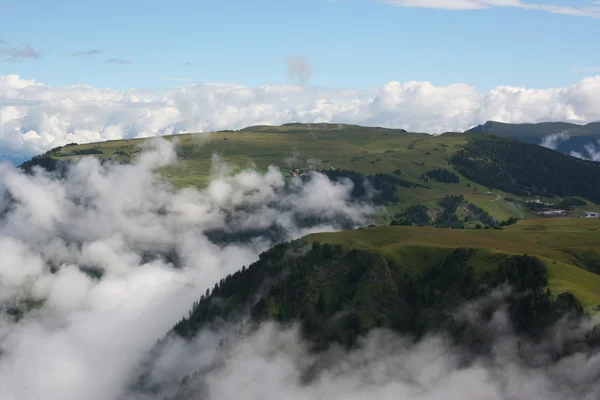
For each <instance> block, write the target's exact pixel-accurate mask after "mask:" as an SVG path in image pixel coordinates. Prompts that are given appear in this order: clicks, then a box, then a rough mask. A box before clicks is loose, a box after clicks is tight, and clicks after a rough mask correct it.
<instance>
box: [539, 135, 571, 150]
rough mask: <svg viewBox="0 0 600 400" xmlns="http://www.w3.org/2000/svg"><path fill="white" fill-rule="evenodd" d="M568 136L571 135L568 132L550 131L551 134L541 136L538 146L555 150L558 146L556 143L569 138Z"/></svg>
mask: <svg viewBox="0 0 600 400" xmlns="http://www.w3.org/2000/svg"><path fill="white" fill-rule="evenodd" d="M570 137H571V136H570V135H569V133H568V132H559V133H552V134H550V135H548V136H544V138H542V141H541V143H540V146H543V147H546V148H548V149H552V150H556V148H557V147H558V145H559V144H560V143H561V142H564V141H567V140H569V138H570Z"/></svg>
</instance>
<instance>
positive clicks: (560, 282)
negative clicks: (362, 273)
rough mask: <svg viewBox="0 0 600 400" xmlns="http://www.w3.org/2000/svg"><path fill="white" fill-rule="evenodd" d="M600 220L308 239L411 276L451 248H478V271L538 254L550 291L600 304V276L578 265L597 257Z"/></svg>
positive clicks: (383, 229)
mask: <svg viewBox="0 0 600 400" xmlns="http://www.w3.org/2000/svg"><path fill="white" fill-rule="evenodd" d="M598 231H600V221H598V220H585V219H578V218H557V219H545V220H524V221H520V222H519V223H518V224H516V225H513V226H510V227H507V228H505V230H474V229H473V230H451V229H436V228H428V227H423V228H421V227H389V226H385V227H377V228H369V229H359V230H354V231H345V232H337V233H320V234H314V235H311V236H310V240H312V241H319V242H322V243H332V244H341V245H343V246H347V247H351V248H356V249H367V250H373V251H377V252H381V253H384V254H385V255H386V256H388V257H391V258H392V259H393V260H394V261H396V262H397V263H398V264H400V265H401V266H403V267H404V268H405V269H406V270H408V271H410V272H412V273H413V274H419V273H422V272H423V271H424V269H426V268H428V267H432V266H434V265H435V264H437V263H438V262H439V261H441V260H442V259H443V258H444V257H445V256H446V255H447V254H448V253H449V252H450V251H451V249H453V248H457V247H473V248H476V249H478V252H477V255H476V257H475V258H474V259H473V260H472V262H473V264H474V267H475V268H476V271H477V272H478V273H483V272H485V271H486V270H488V269H490V268H492V267H495V266H496V265H497V259H496V258H495V257H494V256H495V255H497V254H498V253H501V254H507V253H508V254H523V253H527V254H531V255H535V256H538V257H540V259H542V260H543V261H544V262H545V264H546V266H547V267H548V269H549V272H550V285H549V286H550V288H551V290H552V291H553V292H556V293H559V292H562V291H570V292H572V293H573V294H574V295H575V296H577V297H578V298H579V299H580V300H581V301H582V303H584V304H585V305H586V306H588V307H595V306H598V305H600V275H597V274H594V273H591V272H588V271H586V270H584V269H582V268H579V267H578V266H577V265H581V266H583V265H582V264H581V260H582V259H584V258H585V257H583V256H582V255H589V253H590V252H594V253H595V259H599V258H600V253H599V252H598V250H596V251H594V250H593V249H600V236H599V235H598V234H597V232H598Z"/></svg>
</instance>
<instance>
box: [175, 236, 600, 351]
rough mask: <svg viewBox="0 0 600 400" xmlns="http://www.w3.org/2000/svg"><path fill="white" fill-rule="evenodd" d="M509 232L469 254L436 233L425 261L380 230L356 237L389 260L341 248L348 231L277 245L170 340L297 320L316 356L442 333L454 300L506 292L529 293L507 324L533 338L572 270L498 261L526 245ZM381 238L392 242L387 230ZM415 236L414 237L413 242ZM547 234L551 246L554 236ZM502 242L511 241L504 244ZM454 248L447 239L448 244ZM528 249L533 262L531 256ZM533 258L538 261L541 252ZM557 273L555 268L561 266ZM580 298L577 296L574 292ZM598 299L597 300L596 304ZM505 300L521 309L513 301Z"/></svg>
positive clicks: (200, 305) (202, 302) (196, 310)
mask: <svg viewBox="0 0 600 400" xmlns="http://www.w3.org/2000/svg"><path fill="white" fill-rule="evenodd" d="M525 226H527V225H525ZM550 227H552V225H550ZM387 229H388V230H389V229H390V228H387ZM391 229H393V228H391ZM416 229H420V228H402V230H401V231H398V233H400V234H402V232H403V230H406V234H410V233H409V232H411V231H412V230H416ZM515 229H516V228H514V229H513V231H512V232H503V231H493V232H494V233H492V231H490V233H489V234H487V235H478V236H473V238H475V237H477V238H478V241H477V242H475V241H469V240H467V238H466V237H465V238H463V239H464V244H465V245H467V243H470V242H472V243H473V245H474V246H478V247H474V248H463V247H456V248H452V247H444V246H445V245H444V244H443V241H445V240H447V239H446V238H445V237H446V236H447V237H448V238H450V237H451V236H448V235H446V233H449V231H448V230H443V229H439V230H434V231H439V232H440V235H441V236H440V238H439V239H434V241H433V243H438V244H439V245H440V246H443V247H436V245H431V246H429V247H428V253H429V256H428V257H421V256H419V254H420V253H419V254H413V255H411V254H409V253H407V252H410V253H411V252H414V251H417V252H419V247H418V246H417V247H415V246H413V245H411V244H410V243H411V242H408V243H403V241H400V242H398V243H397V245H395V244H394V241H396V240H398V239H399V238H398V237H396V234H395V235H389V236H388V240H385V238H384V237H380V236H381V235H380V233H381V232H380V230H381V228H376V229H375V228H374V229H373V230H369V229H365V230H362V232H367V231H370V232H371V234H367V236H364V235H362V237H363V238H368V239H367V240H370V241H372V242H373V244H374V243H376V242H377V241H378V240H380V239H381V240H385V242H386V243H387V244H386V248H389V249H391V250H392V251H393V252H394V253H389V252H388V251H379V250H376V248H375V247H372V248H362V249H361V248H360V247H364V245H361V246H360V247H359V248H353V247H355V246H354V245H352V242H349V241H347V240H345V239H343V238H345V237H346V236H348V234H350V233H352V232H342V233H339V234H323V235H316V236H315V238H319V240H320V239H325V240H331V238H342V239H343V243H345V244H344V245H339V244H328V243H323V244H321V243H320V242H317V241H311V242H307V241H306V240H299V241H296V242H292V243H286V244H280V245H277V246H275V247H274V248H273V249H271V250H269V251H268V252H265V253H263V254H262V255H261V256H260V259H259V260H258V261H257V262H255V263H253V264H252V265H250V266H249V267H248V268H245V267H244V268H243V269H242V270H241V271H239V272H236V273H235V274H233V275H230V276H228V277H227V278H225V279H223V280H221V281H220V282H219V283H217V284H216V285H215V286H214V287H213V289H212V290H210V291H208V292H207V293H206V294H204V295H203V296H201V297H200V298H199V301H198V302H197V303H196V304H194V307H193V309H192V310H191V311H190V314H189V316H188V317H187V318H184V319H182V320H181V321H180V322H179V323H178V324H177V325H176V326H175V327H174V328H173V331H174V333H176V334H178V335H180V336H182V337H185V338H190V337H193V336H194V335H195V334H196V333H197V332H198V331H199V330H200V329H203V328H208V327H210V326H211V325H214V324H220V323H222V321H227V320H229V321H230V322H232V321H235V320H236V319H237V318H239V316H240V315H242V314H244V313H245V312H248V311H249V312H250V315H251V316H252V319H253V320H254V321H255V322H259V321H262V320H265V319H273V320H277V321H280V322H292V321H301V322H302V324H303V328H304V333H305V334H306V335H307V337H309V338H311V340H313V342H314V343H315V345H318V346H319V347H320V346H323V345H326V344H327V343H329V342H331V341H336V342H340V343H343V344H345V345H348V346H350V345H352V344H353V343H354V340H355V339H356V337H357V336H358V335H361V334H364V333H366V332H368V331H369V330H370V329H372V328H374V327H389V328H392V329H395V330H398V331H400V332H406V333H412V334H416V335H420V334H423V333H425V332H427V331H430V330H431V329H441V328H447V327H448V324H449V323H450V322H451V321H450V320H449V319H448V318H450V314H448V311H450V310H451V309H453V308H454V307H456V306H458V305H459V304H460V303H462V302H463V301H466V300H469V299H474V298H476V297H480V296H483V295H485V294H486V293H488V292H489V291H490V290H492V288H494V287H496V286H498V285H501V284H503V283H509V284H511V285H513V286H515V287H516V288H517V289H518V290H517V292H522V291H528V292H529V291H530V292H531V296H533V297H527V296H525V298H526V299H528V300H523V301H527V302H528V303H527V304H526V305H524V304H521V303H519V304H520V306H519V307H517V308H515V310H514V312H515V314H514V315H513V317H514V322H515V324H516V325H517V327H518V328H520V329H522V331H523V332H525V333H527V334H537V333H539V332H541V331H542V330H543V329H545V328H546V327H548V326H549V325H550V324H552V323H553V322H555V321H556V319H557V318H558V317H559V315H560V313H559V312H558V309H562V308H564V304H562V303H560V301H561V300H560V299H564V298H565V296H566V295H565V296H562V297H560V296H558V297H557V296H556V295H558V294H560V291H559V292H558V293H554V291H553V290H546V289H547V288H559V287H560V286H557V285H556V284H555V283H554V282H555V279H556V276H561V274H562V272H559V271H558V270H556V268H561V269H564V268H567V269H568V268H575V269H577V267H575V266H573V267H566V266H561V267H558V265H557V264H556V261H554V264H552V266H553V267H552V269H551V270H549V269H548V267H547V261H541V260H542V259H540V258H539V257H537V256H535V255H530V256H524V255H518V254H516V255H514V253H511V252H502V248H504V247H506V248H507V249H510V248H511V247H510V246H511V244H510V243H512V241H513V240H514V243H515V245H519V244H521V246H522V243H524V242H527V241H528V239H527V237H526V236H523V237H517V236H515V234H516V233H518V235H519V236H521V235H528V233H527V231H523V233H522V234H521V233H520V232H521V231H520V230H518V229H516V230H515ZM353 232H361V231H353ZM389 232H390V233H392V231H391V230H389ZM419 232H420V231H419V230H416V231H414V234H420V233H419ZM551 232H554V233H552V234H553V235H555V236H556V238H557V239H558V238H559V236H560V235H561V232H562V231H561V230H556V231H554V230H553V231H551ZM432 233H433V232H432ZM548 233H550V232H548ZM562 234H564V233H562ZM582 234H583V231H582ZM469 236H472V235H469ZM486 237H487V238H486ZM494 237H497V240H495V241H494V242H491V243H493V244H492V245H493V246H496V247H499V248H500V251H498V249H496V248H494V249H493V250H492V249H489V250H486V249H485V248H482V247H479V246H481V245H482V244H484V245H485V244H487V243H490V242H489V240H490V239H491V238H494ZM502 238H505V239H502ZM507 239H510V241H509V242H505V240H507ZM460 240H461V239H460V238H455V240H454V241H455V242H460ZM310 243H312V244H310ZM394 246H402V247H401V248H400V247H394ZM424 246H427V245H426V244H424ZM565 246H567V247H566V248H565V249H564V250H563V252H562V253H557V255H556V257H557V260H562V257H571V255H570V254H571V253H574V252H577V250H574V249H575V248H574V247H569V245H566V244H565ZM544 248H545V247H540V249H544ZM570 248H573V250H569V249H570ZM532 250H533V252H534V254H535V253H536V250H535V249H533V248H532ZM396 252H398V254H397V255H396ZM542 254H544V256H543V257H544V258H543V259H545V260H547V257H548V255H547V253H546V251H545V250H543V252H542ZM558 254H560V255H558ZM413 256H414V257H413ZM588 257H589V255H588ZM574 262H575V263H577V262H578V261H577V260H574ZM415 263H416V264H415ZM413 264H414V265H413ZM561 265H564V264H562V262H561ZM583 272H584V273H585V274H587V275H586V276H588V278H587V281H586V282H585V283H584V282H581V284H582V285H590V284H591V285H597V284H598V283H599V282H600V277H594V275H592V274H591V273H589V272H585V271H583ZM571 275H573V274H572V273H571ZM573 276H575V275H573ZM596 278H598V279H596ZM594 282H595V283H594ZM574 283H575V282H574ZM598 289H600V287H598V288H596V289H593V288H591V290H593V291H597V290H598ZM581 290H582V289H577V292H581ZM582 293H583V292H582ZM598 296H599V294H598V293H596V298H598ZM586 300H588V298H587V297H586ZM514 301H516V302H519V301H521V300H518V299H517V298H515V299H514ZM529 301H531V303H529ZM596 301H597V300H596ZM559 303H560V304H559ZM569 304H571V303H569ZM588 304H589V303H588ZM540 307H541V308H540ZM570 310H571V311H574V312H576V313H581V312H582V310H583V306H582V305H581V304H580V303H579V301H573V302H572V307H571V309H570ZM525 321H528V322H525Z"/></svg>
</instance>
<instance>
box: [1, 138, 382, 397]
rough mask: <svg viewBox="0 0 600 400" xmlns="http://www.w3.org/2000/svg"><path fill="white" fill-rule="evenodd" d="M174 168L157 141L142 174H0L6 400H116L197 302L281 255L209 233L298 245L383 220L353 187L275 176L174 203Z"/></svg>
mask: <svg viewBox="0 0 600 400" xmlns="http://www.w3.org/2000/svg"><path fill="white" fill-rule="evenodd" d="M217 161H218V159H216V160H215V162H217ZM173 162H176V151H175V149H174V147H173V145H172V144H171V143H170V142H167V141H164V140H162V139H160V138H156V139H154V140H152V141H150V143H149V144H148V148H147V149H145V150H144V151H143V152H142V153H141V155H140V156H139V157H138V158H137V159H136V160H135V161H134V162H133V163H131V164H127V165H119V164H101V163H100V162H99V161H98V160H97V159H94V158H92V157H89V158H84V159H82V160H80V161H79V162H78V163H76V164H75V165H74V166H73V167H71V168H70V169H69V170H68V171H67V172H66V173H65V175H64V176H62V177H58V176H55V175H52V174H49V173H46V172H44V171H41V170H38V171H36V172H35V173H34V174H33V175H25V174H24V173H22V172H21V171H20V170H18V169H15V168H14V167H12V166H9V165H7V164H0V215H1V217H0V251H1V252H2V262H1V263H0V398H2V399H3V400H26V399H47V400H69V399H77V400H78V399H83V398H85V399H90V400H95V399H98V400H106V399H114V398H116V397H117V396H118V394H119V393H120V392H121V391H122V390H123V388H124V385H125V384H126V383H127V381H128V379H129V378H130V373H131V372H132V371H133V370H134V367H135V365H136V364H137V363H138V362H139V361H140V357H141V356H142V355H144V354H146V352H147V351H148V350H149V349H150V348H151V347H152V345H153V344H154V343H155V341H156V340H157V339H158V338H159V337H161V336H162V335H164V334H165V332H167V330H168V329H169V328H170V327H171V326H172V325H173V324H174V323H175V322H176V321H177V320H179V319H180V318H181V317H182V316H183V315H184V314H185V313H186V312H187V310H188V309H189V307H190V305H191V304H192V302H193V301H194V300H197V297H198V293H203V292H204V290H206V288H208V287H211V286H212V285H213V284H214V282H216V281H218V280H219V279H221V278H223V277H225V276H226V275H227V274H229V273H232V272H234V271H236V270H237V269H239V268H241V266H242V265H248V264H249V263H250V262H252V261H253V260H255V259H256V258H257V256H258V254H259V253H260V252H261V251H263V250H265V249H266V248H267V247H268V246H270V245H271V244H272V242H271V241H270V240H269V239H268V238H266V237H263V236H261V235H260V233H259V234H256V235H253V236H251V237H250V238H246V239H245V240H244V241H241V242H240V241H233V242H229V244H225V243H223V242H219V243H217V242H215V241H214V240H210V239H209V237H208V232H209V231H214V230H215V229H222V230H226V231H227V232H230V233H236V232H243V231H245V230H253V229H254V230H257V231H258V232H260V229H268V228H270V227H273V226H274V227H276V228H277V229H278V232H279V237H278V238H277V239H278V240H290V239H293V238H297V237H298V236H300V235H304V234H305V233H307V232H311V231H315V230H318V231H320V230H335V229H338V228H339V225H338V223H337V222H336V221H338V220H344V221H347V222H349V223H350V224H351V225H353V226H360V225H363V224H366V223H368V222H369V221H370V220H371V215H372V213H373V212H374V209H373V208H372V207H370V206H369V205H367V204H355V203H353V202H351V201H350V199H349V191H350V190H351V187H350V186H348V185H347V184H344V183H334V182H331V181H329V180H327V179H326V178H325V177H323V176H321V175H319V174H315V175H314V176H312V177H311V178H310V179H308V180H306V181H304V182H303V181H300V180H299V179H295V180H292V181H291V182H289V181H288V182H286V181H285V180H284V178H283V176H282V175H281V173H280V172H279V170H278V169H277V168H275V167H271V168H269V170H268V171H267V172H266V173H258V172H256V171H254V170H242V171H241V172H239V173H237V174H235V175H231V174H228V173H226V170H227V169H226V168H219V166H218V165H215V168H214V171H215V172H214V176H213V180H212V181H211V183H210V184H209V185H208V187H206V188H205V189H203V190H197V189H194V188H185V189H180V190H175V189H174V188H172V187H171V186H169V185H168V184H166V183H164V182H163V181H162V180H161V179H160V178H159V175H158V174H157V172H156V169H157V168H160V167H162V166H166V165H169V164H171V163H173ZM305 219H310V220H313V221H317V223H315V224H312V225H306V224H304V225H303V224H301V221H303V220H305ZM10 310H17V312H16V313H15V311H12V312H11V311H10ZM20 313H23V314H22V315H21V318H20V319H18V318H17V317H18V316H19V315H20Z"/></svg>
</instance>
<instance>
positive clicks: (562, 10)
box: [379, 0, 600, 18]
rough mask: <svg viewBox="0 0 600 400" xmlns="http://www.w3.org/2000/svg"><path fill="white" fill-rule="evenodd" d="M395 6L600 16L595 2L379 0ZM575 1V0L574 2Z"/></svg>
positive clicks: (599, 9) (599, 8)
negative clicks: (512, 10)
mask: <svg viewBox="0 0 600 400" xmlns="http://www.w3.org/2000/svg"><path fill="white" fill-rule="evenodd" d="M379 2H381V3H387V4H390V5H393V6H401V7H420V8H439V9H445V10H484V9H488V8H492V7H512V8H521V9H524V10H536V11H546V12H550V13H552V14H564V15H571V16H574V17H588V18H600V7H599V6H598V5H597V4H598V3H596V2H594V3H592V4H593V5H590V4H589V2H588V3H587V4H586V3H585V2H581V1H580V2H579V4H570V5H568V6H562V5H557V4H553V3H541V4H540V3H532V2H528V1H521V0H379ZM573 3H575V2H573Z"/></svg>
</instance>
